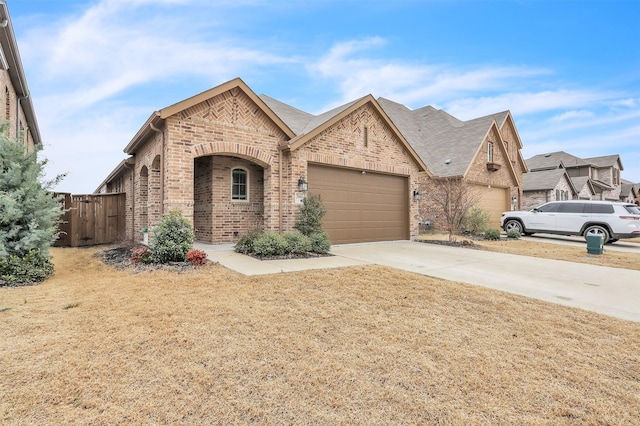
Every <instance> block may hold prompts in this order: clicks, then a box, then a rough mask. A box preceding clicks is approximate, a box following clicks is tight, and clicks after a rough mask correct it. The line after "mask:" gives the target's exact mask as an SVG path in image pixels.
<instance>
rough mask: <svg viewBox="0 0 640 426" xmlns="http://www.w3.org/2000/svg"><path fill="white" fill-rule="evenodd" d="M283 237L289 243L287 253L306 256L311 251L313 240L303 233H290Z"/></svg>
mask: <svg viewBox="0 0 640 426" xmlns="http://www.w3.org/2000/svg"><path fill="white" fill-rule="evenodd" d="M282 236H283V237H284V239H285V241H286V242H287V253H292V254H305V253H308V252H310V251H311V239H310V238H309V237H307V236H306V235H304V234H303V233H302V232H300V231H290V232H285V233H284V234H283V235H282Z"/></svg>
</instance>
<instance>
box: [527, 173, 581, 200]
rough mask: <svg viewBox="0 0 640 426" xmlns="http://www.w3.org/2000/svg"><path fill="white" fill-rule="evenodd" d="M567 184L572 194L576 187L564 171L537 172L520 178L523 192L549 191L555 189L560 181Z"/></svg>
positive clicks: (575, 192)
mask: <svg viewBox="0 0 640 426" xmlns="http://www.w3.org/2000/svg"><path fill="white" fill-rule="evenodd" d="M563 180H564V181H565V182H567V183H568V184H569V186H570V187H571V189H572V191H573V192H574V194H577V193H578V191H576V187H575V185H574V183H573V182H572V180H571V178H570V177H569V175H568V174H567V172H566V171H565V170H564V169H552V170H538V171H534V172H529V173H527V174H525V175H523V176H522V189H523V191H550V190H553V189H555V188H556V187H557V186H558V185H559V184H560V182H561V181H563Z"/></svg>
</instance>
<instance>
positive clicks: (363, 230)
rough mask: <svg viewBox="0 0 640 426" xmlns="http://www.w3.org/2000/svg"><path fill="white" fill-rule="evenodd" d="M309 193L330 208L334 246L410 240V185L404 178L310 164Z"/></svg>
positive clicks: (328, 223)
mask: <svg viewBox="0 0 640 426" xmlns="http://www.w3.org/2000/svg"><path fill="white" fill-rule="evenodd" d="M308 175H309V176H308V181H309V191H311V192H314V193H316V194H320V196H321V197H322V202H323V204H324V206H325V207H326V208H327V214H326V215H325V217H324V220H323V227H324V229H325V230H326V231H327V232H328V233H329V237H330V238H331V242H332V243H334V244H344V243H356V242H368V241H392V240H406V239H409V199H408V189H407V188H408V181H407V178H406V177H403V176H393V175H385V174H380V173H370V172H367V173H364V174H363V173H362V171H361V170H353V169H343V168H337V167H328V166H321V165H317V164H310V165H309V169H308Z"/></svg>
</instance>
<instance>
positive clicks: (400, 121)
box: [377, 98, 508, 176]
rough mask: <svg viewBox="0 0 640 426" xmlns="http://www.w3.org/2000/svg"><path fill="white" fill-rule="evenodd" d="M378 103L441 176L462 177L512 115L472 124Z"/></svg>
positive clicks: (423, 110)
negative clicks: (496, 129) (492, 128)
mask: <svg viewBox="0 0 640 426" xmlns="http://www.w3.org/2000/svg"><path fill="white" fill-rule="evenodd" d="M377 100H378V103H379V104H380V106H381V107H382V109H383V110H384V111H385V113H386V114H387V115H388V116H389V118H391V121H393V123H394V124H395V125H396V127H398V129H399V130H400V132H402V134H403V135H404V137H405V138H406V139H407V141H408V142H409V143H410V144H411V146H413V148H414V149H415V150H416V152H417V153H418V155H420V157H421V158H422V159H423V161H424V162H425V164H426V165H427V167H428V168H429V170H431V172H432V173H433V174H435V175H437V176H461V175H463V174H464V173H465V172H466V170H467V168H468V167H469V165H470V164H471V161H472V160H473V158H474V156H475V155H476V152H477V150H478V147H479V145H480V143H481V142H482V140H483V139H484V137H485V135H486V134H487V132H488V131H489V128H490V126H491V123H492V122H493V121H494V120H496V121H498V122H499V123H500V124H501V123H502V122H504V120H505V118H506V117H507V115H508V111H504V112H500V113H497V114H492V115H488V116H485V117H480V118H476V119H474V120H469V121H461V120H458V119H457V118H455V117H454V116H452V115H450V114H448V113H446V112H444V111H442V110H438V109H435V108H434V107H432V106H426V107H423V108H420V109H416V110H410V109H409V108H407V107H406V106H404V105H402V104H399V103H397V102H393V101H390V100H389V99H385V98H378V99H377Z"/></svg>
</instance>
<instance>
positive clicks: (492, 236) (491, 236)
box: [484, 229, 500, 240]
mask: <svg viewBox="0 0 640 426" xmlns="http://www.w3.org/2000/svg"><path fill="white" fill-rule="evenodd" d="M484 239H485V240H499V239H500V231H499V230H497V229H488V230H487V231H485V233H484Z"/></svg>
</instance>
